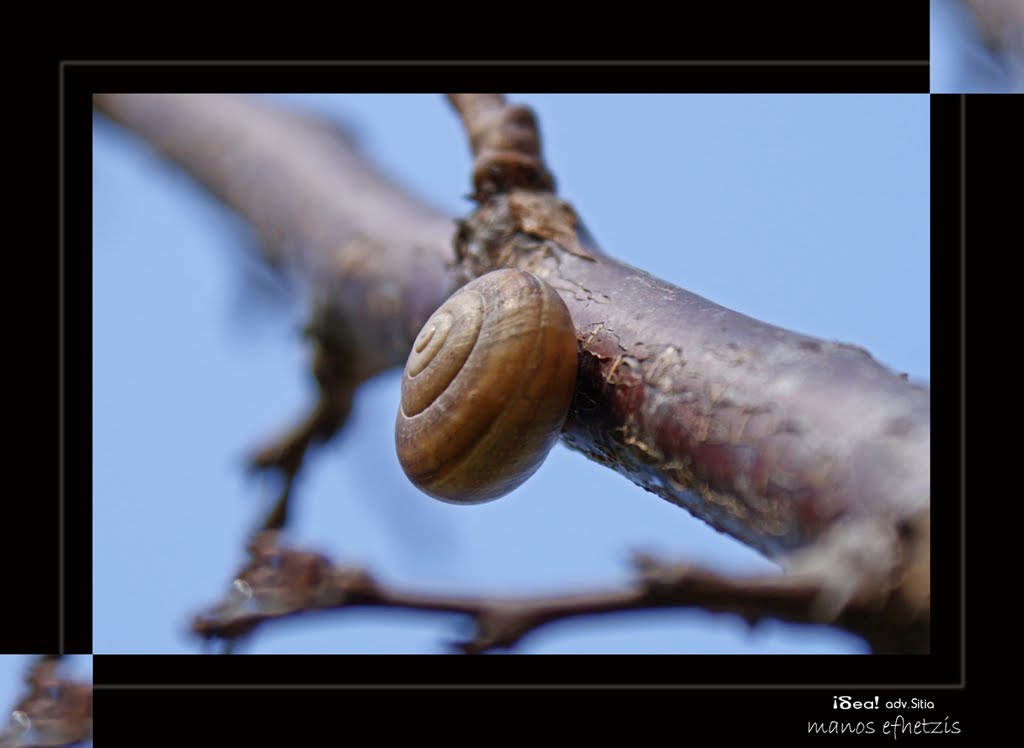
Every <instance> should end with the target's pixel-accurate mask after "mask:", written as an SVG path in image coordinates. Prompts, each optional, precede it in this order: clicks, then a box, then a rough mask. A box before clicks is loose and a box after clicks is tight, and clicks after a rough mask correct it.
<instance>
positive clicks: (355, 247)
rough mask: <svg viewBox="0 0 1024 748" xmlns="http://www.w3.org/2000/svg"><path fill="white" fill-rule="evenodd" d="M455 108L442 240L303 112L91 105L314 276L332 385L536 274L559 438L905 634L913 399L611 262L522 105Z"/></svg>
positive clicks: (917, 568) (123, 98)
mask: <svg viewBox="0 0 1024 748" xmlns="http://www.w3.org/2000/svg"><path fill="white" fill-rule="evenodd" d="M451 100H452V103H453V104H454V105H455V107H456V109H457V110H458V111H459V113H460V116H462V118H463V121H464V123H465V125H466V129H467V132H468V134H469V138H470V141H471V144H472V147H473V149H474V156H475V161H474V187H475V193H474V197H475V198H476V199H477V200H478V202H479V203H480V205H479V207H478V209H477V210H476V211H474V212H473V214H472V215H470V216H469V217H468V218H467V219H466V220H464V221H461V222H459V225H458V229H457V231H455V232H454V233H455V236H454V244H453V243H452V241H451V239H452V233H453V228H454V226H453V224H452V223H451V221H450V220H448V219H446V218H445V217H443V216H441V215H439V214H438V213H436V212H434V211H432V210H430V209H429V208H427V207H425V206H424V205H422V204H421V203H419V202H417V201H416V200H415V199H413V198H412V197H410V196H408V195H407V194H405V193H404V192H403V191H402V190H400V189H399V188H397V187H395V186H394V185H392V184H390V183H389V182H387V180H386V179H384V178H383V177H381V176H379V175H378V174H377V173H376V172H374V171H373V170H372V169H371V168H370V167H369V166H367V165H366V164H365V163H364V162H363V161H362V160H361V159H360V157H359V156H358V154H357V153H356V152H355V150H354V149H353V147H352V145H351V143H350V142H349V141H348V140H347V139H346V138H344V137H343V136H341V135H339V133H338V132H337V131H336V130H333V129H331V128H328V127H326V126H324V125H323V124H321V123H318V122H316V121H314V120H310V119H308V118H303V117H299V116H296V115H293V114H287V113H284V112H281V111H279V110H277V109H276V108H274V107H273V106H271V105H269V104H266V103H262V102H259V101H256V100H246V99H241V98H237V97H226V96H224V97H222V96H216V97H215V96H136V95H131V96H130V95H98V96H96V97H95V104H96V107H97V108H98V109H99V110H100V111H102V112H104V113H105V114H107V115H108V116H110V117H111V118H112V119H114V120H115V121H117V122H119V123H121V124H122V125H124V126H126V127H129V128H131V129H133V130H135V131H136V132H138V133H139V134H140V135H142V136H143V137H145V138H146V139H147V140H149V141H150V142H152V143H153V144H154V145H155V146H156V147H157V148H159V149H160V150H161V151H162V152H163V153H164V154H165V155H166V156H168V157H169V158H171V159H172V160H174V161H175V162H177V163H179V164H180V165H182V166H183V167H184V168H185V169H186V170H187V171H189V172H190V173H191V174H193V176H195V177H196V178H197V179H198V180H199V181H200V182H202V183H203V184H205V185H206V186H207V187H208V188H209V189H210V190H211V192H213V194H215V195H217V196H218V197H220V198H221V199H223V200H224V201H225V202H227V203H228V204H229V205H230V206H231V207H233V208H234V209H235V210H237V211H238V212H239V213H241V214H242V215H243V216H245V217H246V218H247V219H248V220H249V221H250V222H251V223H252V224H253V225H254V226H255V227H256V229H257V230H258V231H259V233H260V235H261V237H262V239H263V242H264V246H265V251H266V255H265V257H266V259H267V261H268V262H269V263H270V264H271V265H273V266H277V267H287V268H289V269H290V270H291V271H293V272H296V273H297V274H299V275H300V276H301V277H303V278H304V279H305V280H306V281H307V282H308V284H309V287H310V288H311V289H312V292H313V296H314V299H315V302H316V304H317V305H319V307H320V308H321V309H326V310H329V312H330V317H331V319H332V325H331V327H330V330H331V333H330V336H331V339H332V340H333V341H334V345H335V350H336V351H340V352H342V355H341V359H340V360H344V361H347V362H348V363H347V364H346V366H347V367H348V368H347V369H346V370H345V372H344V373H343V375H342V376H339V377H338V380H339V381H341V382H343V383H344V386H345V387H349V388H350V387H351V386H353V384H354V383H358V382H359V381H362V380H363V379H365V378H367V377H369V376H372V375H373V374H376V373H378V372H379V371H381V370H383V369H385V368H389V367H392V366H398V365H401V364H402V363H403V362H404V359H405V356H406V354H407V352H408V349H409V347H410V346H411V343H412V340H413V338H414V336H415V334H416V333H417V331H418V330H419V328H420V326H421V325H422V323H423V322H424V321H425V320H426V318H427V317H428V316H429V315H430V313H431V312H432V311H433V310H434V309H435V308H436V307H437V306H438V305H439V304H440V302H441V301H442V300H443V299H444V298H446V297H447V295H448V294H449V293H450V292H451V291H453V290H454V289H455V288H457V287H458V286H459V285H461V284H463V283H465V282H467V281H468V280H470V279H471V278H474V277H477V276H479V275H481V274H483V273H485V272H489V271H490V270H494V269H497V268H499V267H518V268H520V269H524V270H529V271H530V272H533V273H534V274H536V275H538V276H540V277H542V278H544V279H545V280H547V281H548V282H549V283H551V284H552V285H553V286H554V287H555V288H556V289H557V290H558V291H559V293H560V294H561V296H562V298H563V300H564V301H565V302H566V304H567V305H568V307H569V310H570V312H571V314H572V317H573V321H574V324H575V326H576V330H577V341H578V346H579V349H580V369H579V376H578V380H577V392H576V397H575V400H574V403H573V407H572V411H571V414H570V417H569V419H568V421H567V423H566V425H565V428H564V430H563V436H562V438H563V441H564V442H565V443H566V444H568V445H569V446H571V447H573V448H574V449H576V450H578V451H580V452H582V453H583V454H585V455H587V456H588V457H590V458H591V459H593V460H595V461H597V462H599V463H601V464H603V465H606V466H608V467H610V468H612V469H614V470H616V471H617V472H619V473H621V474H623V475H625V476H626V477H628V478H629V479H630V480H632V481H633V482H635V483H637V484H638V485H640V486H642V487H644V488H646V489H648V490H649V491H652V492H654V493H656V494H658V495H660V496H662V497H663V498H665V499H667V500H669V501H672V502H673V503H676V504H679V505H680V506H683V507H685V508H687V509H688V510H690V511H691V512H693V513H694V514H695V515H697V516H698V517H701V518H702V519H704V520H705V521H707V522H709V523H710V524H712V525H713V526H715V527H717V528H718V529H720V530H723V531H725V532H728V533H729V534H731V535H733V536H735V537H737V538H738V539H740V540H741V541H743V542H745V543H747V544H749V545H751V546H753V547H755V548H757V549H759V550H761V551H762V552H764V553H766V554H768V555H771V556H773V557H775V558H777V559H779V560H780V561H781V562H782V563H784V564H785V565H787V566H789V567H791V568H794V569H807V568H809V564H813V565H815V566H816V568H817V571H816V573H817V574H821V573H824V575H825V576H827V577H829V578H832V579H835V580H843V579H845V580H850V581H848V582H844V583H843V585H845V586H846V587H849V588H850V589H851V590H852V589H858V590H859V589H861V588H862V586H863V583H864V581H865V580H871V584H872V588H873V589H874V590H875V593H876V596H877V599H876V600H875V603H876V604H877V605H879V606H883V607H884V606H886V605H889V604H890V603H891V602H892V601H893V600H895V599H897V598H898V604H896V605H895V607H896V608H898V609H899V610H900V611H901V613H900V615H899V616H897V617H896V618H900V619H901V620H900V621H897V620H896V618H894V619H893V620H892V621H890V622H889V623H890V624H891V625H892V627H893V628H892V630H890V631H889V633H890V634H895V633H896V629H897V628H900V627H904V626H905V625H906V619H907V618H908V616H909V618H910V619H912V620H913V621H914V627H918V628H919V625H920V621H921V620H922V619H923V620H925V621H926V620H927V617H928V610H929V602H928V601H929V599H930V592H929V588H928V576H929V575H928V573H927V571H928V558H929V552H928V549H929V545H928V542H929V534H930V533H929V521H928V508H929V501H930V462H929V458H930V449H929V447H930V398H929V393H928V391H927V390H926V389H924V388H922V387H918V386H915V385H913V384H911V383H909V382H907V381H906V379H905V377H902V376H900V375H898V374H895V373H892V372H890V371H888V370H886V369H885V368H884V367H882V366H881V365H880V364H878V363H877V362H876V361H875V360H874V359H873V358H872V357H871V356H870V355H869V354H868V353H867V352H866V351H864V350H863V349H860V348H858V347H856V346H852V345H847V344H841V343H833V342H828V341H823V340H818V339H815V338H811V337H808V336H804V335H800V334H797V333H793V332H790V331H787V330H782V329H780V328H777V327H774V326H771V325H769V324H766V323H764V322H760V321H757V320H754V319H751V318H749V317H747V316H745V315H742V314H739V313H736V312H733V311H731V310H728V309H725V308H724V307H721V306H719V305H717V304H714V303H713V302H710V301H708V300H707V299H704V298H702V297H700V296H697V295H695V294H692V293H690V292H687V291H685V290H683V289H680V288H678V287H676V286H673V285H671V284H668V283H665V282H664V281H661V280H659V279H657V278H654V277H652V276H650V275H648V274H647V273H644V272H643V271H641V270H638V269H636V268H632V267H630V266H628V265H625V264H623V263H621V262H618V261H617V260H615V259H614V258H612V257H611V256H609V255H607V254H606V253H604V252H603V251H601V250H600V249H599V248H598V247H597V245H596V243H595V241H594V240H593V238H592V237H591V236H590V235H589V233H588V232H587V231H586V228H585V227H584V225H583V222H582V221H581V220H580V219H579V218H578V217H577V216H576V214H575V212H574V210H573V209H572V206H571V205H569V204H568V203H566V202H563V201H561V200H559V199H558V198H557V197H556V196H555V195H554V194H553V192H552V191H551V190H552V189H553V185H554V180H553V178H552V177H551V175H550V173H549V172H548V170H547V169H546V167H545V166H544V164H543V161H542V159H541V155H540V139H539V135H538V133H537V131H536V125H535V120H534V119H533V115H532V113H530V112H529V111H528V110H525V109H524V108H523V107H508V106H506V105H505V103H504V100H503V98H502V97H496V96H493V95H488V96H480V95H453V96H452V97H451ZM285 451H287V450H285ZM876 545H881V546H884V548H883V550H882V552H879V553H875V554H873V555H871V556H866V555H865V554H863V553H857V552H855V549H857V548H866V547H872V548H874V547H875V546H876ZM843 585H840V586H843ZM851 594H852V593H851ZM846 599H849V596H847V598H846ZM908 611H909V613H908ZM895 638H897V639H898V638H899V637H898V636H896V637H895ZM926 638H927V637H925V640H926ZM920 641H921V639H920V637H918V642H920ZM925 646H927V645H926V644H925ZM913 648H914V649H919V646H915V647H913Z"/></svg>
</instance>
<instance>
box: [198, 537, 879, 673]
mask: <svg viewBox="0 0 1024 748" xmlns="http://www.w3.org/2000/svg"><path fill="white" fill-rule="evenodd" d="M277 541H278V536H277V533H272V532H265V533H261V534H259V535H257V536H256V537H255V538H254V540H253V542H252V544H251V546H250V562H249V564H248V565H247V566H246V567H245V568H244V569H242V570H241V571H240V572H239V574H238V575H237V578H236V579H235V581H234V582H233V584H232V587H231V591H230V592H229V594H228V595H227V597H226V598H225V599H224V600H223V601H221V602H220V603H218V604H217V605H216V606H214V607H213V608H211V609H210V610H208V611H206V612H204V613H202V614H201V615H199V616H197V617H196V618H195V620H194V622H193V631H194V632H195V633H197V634H199V635H200V636H203V637H206V638H216V639H224V640H227V641H233V640H237V639H238V638H239V637H242V636H244V635H246V634H248V633H249V632H251V631H252V630H253V629H255V628H257V627H259V626H262V625H266V624H268V623H271V622H273V621H277V620H281V619H284V618H294V617H296V616H300V615H303V614H308V613H314V612H322V611H325V610H343V609H351V608H366V607H372V608H400V609H414V610H422V611H434V612H442V613H461V614H464V615H466V616H468V617H469V618H471V619H472V620H473V622H474V632H473V635H472V636H471V637H469V638H467V639H464V640H458V641H454V642H453V643H452V644H453V646H454V647H455V648H456V649H457V650H458V651H461V652H464V653H467V654H476V653H481V652H485V651H488V650H492V649H497V648H507V647H513V646H515V645H516V644H518V643H519V642H520V641H521V640H522V639H523V638H524V637H526V636H527V635H528V634H530V633H532V632H533V631H536V630H537V629H539V628H541V627H542V626H544V625H546V624H548V623H552V622H554V621H558V620H564V619H566V618H575V617H579V616H587V615H597V614H604V613H617V612H623V611H630V610H647V609H652V608H694V607H696V608H703V609H705V610H710V611H713V612H718V613H733V614H736V615H739V616H741V617H742V618H743V619H744V620H746V621H747V622H749V623H751V624H754V623H756V622H757V621H760V620H762V619H764V618H778V619H781V620H785V621H791V622H798V623H818V624H821V623H827V624H834V623H837V622H839V621H840V619H851V620H852V619H855V618H857V617H858V616H863V615H865V613H866V612H871V613H873V612H875V608H874V605H875V603H874V601H875V600H876V598H875V595H874V592H873V591H872V590H869V589H863V588H860V587H858V588H855V589H852V590H849V591H847V593H846V594H845V596H844V599H843V600H842V602H841V604H840V605H839V606H832V605H823V604H822V603H823V601H827V600H829V599H831V597H832V596H833V592H834V585H833V582H832V581H831V580H830V577H829V575H827V574H826V575H823V574H818V573H814V572H812V571H803V572H799V573H791V574H772V575H764V576H754V577H745V578H734V577H725V576H722V575H720V574H717V573H715V572H712V571H709V570H707V569H703V568H700V567H698V566H694V565H690V564H679V563H668V562H664V561H661V560H659V559H656V558H654V557H653V556H649V555H643V554H638V555H637V556H636V557H635V558H634V559H633V565H634V568H635V570H636V574H635V577H634V581H633V583H632V584H630V585H628V586H625V587H622V588H618V589H609V590H603V591H595V592H588V593H574V594H565V595H551V596H541V597H486V596H464V595H444V594H432V593H424V592H416V591H409V590H402V589H397V588H393V587H389V586H387V585H384V584H382V583H380V582H378V581H377V580H376V579H374V577H373V576H372V575H371V574H370V573H369V572H368V571H367V570H366V569H364V568H361V567H355V566H346V567H336V566H333V565H332V564H331V563H330V561H329V560H328V559H327V558H326V557H325V556H323V555H322V554H319V553H314V552H309V551H299V550H294V549H290V548H286V547H283V546H281V545H278V542H277Z"/></svg>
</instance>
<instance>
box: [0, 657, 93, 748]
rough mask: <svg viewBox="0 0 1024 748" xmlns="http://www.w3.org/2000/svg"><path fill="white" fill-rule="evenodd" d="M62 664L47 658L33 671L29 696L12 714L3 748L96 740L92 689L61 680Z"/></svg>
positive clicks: (0, 738) (0, 741)
mask: <svg viewBox="0 0 1024 748" xmlns="http://www.w3.org/2000/svg"><path fill="white" fill-rule="evenodd" d="M60 660H61V658H60V656H59V655H46V656H43V657H40V658H39V659H38V660H37V661H36V662H35V663H34V664H33V665H32V667H31V668H30V669H29V671H28V674H27V675H26V676H25V684H26V685H27V686H28V687H29V693H28V694H27V695H26V696H25V697H24V698H22V699H21V700H20V701H19V702H18V703H17V704H16V705H15V706H14V709H13V710H11V712H10V714H11V718H10V725H9V727H8V729H7V730H4V731H0V748H41V746H70V745H78V744H80V743H84V742H85V741H87V740H89V738H90V737H91V736H92V685H91V684H89V683H79V682H78V681H73V680H70V679H67V678H61V677H60V675H59V673H58V669H59V667H60Z"/></svg>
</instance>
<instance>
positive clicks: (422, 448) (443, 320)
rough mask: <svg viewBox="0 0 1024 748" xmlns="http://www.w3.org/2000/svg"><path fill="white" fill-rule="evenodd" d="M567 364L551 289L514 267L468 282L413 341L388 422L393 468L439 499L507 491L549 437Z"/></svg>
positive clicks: (558, 420) (563, 397)
mask: <svg viewBox="0 0 1024 748" xmlns="http://www.w3.org/2000/svg"><path fill="white" fill-rule="evenodd" d="M576 366H577V352H576V333H575V328H574V326H573V324H572V318H571V316H570V315H569V310H568V309H567V308H566V306H565V303H564V302H563V301H562V300H561V298H560V297H559V296H558V293H557V292H556V291H555V290H554V289H553V288H552V287H551V286H549V285H548V284H547V283H545V282H544V281H542V280H540V279H539V278H537V277H536V276H534V275H532V274H530V273H526V272H523V271H519V270H496V271H494V272H492V273H488V274H487V275H484V276H482V277H480V278H478V279H476V280H475V281H472V282H471V283H469V284H467V285H466V286H464V287H463V288H462V289H460V290H459V291H457V292H456V293H455V294H454V295H452V296H451V297H450V298H449V299H448V300H447V301H446V302H445V303H444V304H442V305H441V307H440V308H439V309H438V310H437V311H436V312H435V313H434V314H433V315H432V316H431V318H430V319H429V320H428V321H427V323H426V324H425V325H424V326H423V329H422V330H421V331H420V333H419V335H418V336H417V338H416V341H415V342H414V344H413V349H412V352H411V353H410V355H409V360H408V362H407V363H406V367H405V372H404V374H403V376H402V399H401V407H400V408H399V411H398V417H397V420H396V424H395V445H396V448H397V451H398V456H399V462H400V463H401V465H402V469H403V470H404V471H405V473H406V475H408V476H409V478H410V480H412V482H413V483H414V484H416V485H417V486H418V487H419V488H420V489H421V490H423V491H424V492H425V493H428V494H430V495H431V496H434V497H436V498H439V499H442V500H444V501H451V502H456V503H477V502H481V501H488V500H490V499H495V498H498V497H499V496H502V495H504V494H506V493H508V492H509V491H511V490H513V489H514V488H516V487H517V486H519V485H520V484H521V483H522V482H523V481H525V480H526V479H527V478H529V477H530V476H531V475H532V474H533V473H534V472H536V470H537V468H539V467H540V465H541V463H542V462H543V461H544V458H545V457H546V456H547V453H548V452H549V451H550V450H551V447H552V446H554V443H555V442H556V441H557V440H558V435H559V433H560V431H561V428H562V424H563V423H564V421H565V417H566V415H567V414H568V411H569V406H570V404H571V402H572V395H573V389H574V387H575V381H576Z"/></svg>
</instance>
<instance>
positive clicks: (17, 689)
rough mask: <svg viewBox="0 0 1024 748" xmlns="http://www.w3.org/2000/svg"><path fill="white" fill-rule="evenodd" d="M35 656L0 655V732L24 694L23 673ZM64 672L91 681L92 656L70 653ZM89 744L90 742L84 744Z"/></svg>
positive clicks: (65, 660)
mask: <svg viewBox="0 0 1024 748" xmlns="http://www.w3.org/2000/svg"><path fill="white" fill-rule="evenodd" d="M34 659H35V656H34V655H32V656H30V655H0V732H3V730H4V729H6V727H7V720H8V718H9V717H10V710H11V708H12V707H13V706H14V705H15V704H16V703H17V702H18V700H19V699H21V697H22V696H24V695H25V693H26V692H25V684H24V679H25V674H26V673H27V672H28V668H29V667H30V666H31V664H32V662H33V660H34ZM63 667H64V671H63V672H64V674H65V675H66V676H67V677H69V678H72V679H74V680H79V681H92V657H89V656H87V655H72V656H69V657H66V658H65V659H64V664H63ZM85 745H86V746H91V745H92V742H91V741H90V742H89V743H86V744H85Z"/></svg>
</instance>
